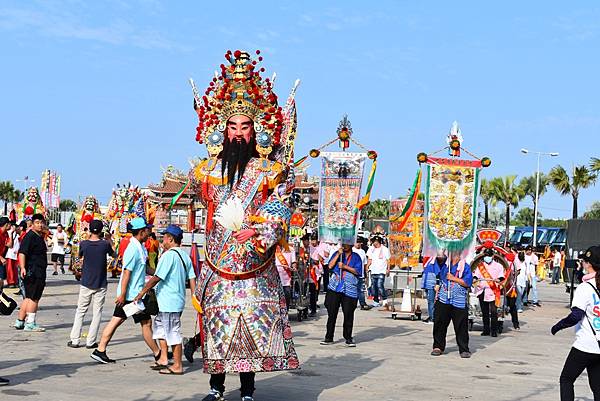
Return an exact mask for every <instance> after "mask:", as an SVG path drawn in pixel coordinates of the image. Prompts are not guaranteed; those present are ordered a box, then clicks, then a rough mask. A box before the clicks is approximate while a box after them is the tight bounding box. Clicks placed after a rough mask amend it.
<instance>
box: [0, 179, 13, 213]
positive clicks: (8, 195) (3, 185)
mask: <svg viewBox="0 0 600 401" xmlns="http://www.w3.org/2000/svg"><path fill="white" fill-rule="evenodd" d="M14 194H15V187H14V186H13V184H12V182H10V181H2V182H0V200H2V201H4V216H6V214H7V213H8V202H12V200H13V198H14Z"/></svg>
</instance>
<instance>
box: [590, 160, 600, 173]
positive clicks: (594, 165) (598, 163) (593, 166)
mask: <svg viewBox="0 0 600 401" xmlns="http://www.w3.org/2000/svg"><path fill="white" fill-rule="evenodd" d="M590 170H592V171H593V172H594V173H600V158H597V157H592V158H591V159H590Z"/></svg>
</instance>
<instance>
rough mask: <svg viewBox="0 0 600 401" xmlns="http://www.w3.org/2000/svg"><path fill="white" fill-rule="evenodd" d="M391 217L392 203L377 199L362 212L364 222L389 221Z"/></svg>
mask: <svg viewBox="0 0 600 401" xmlns="http://www.w3.org/2000/svg"><path fill="white" fill-rule="evenodd" d="M389 216H390V201H389V200H387V199H377V200H374V201H373V202H370V203H369V204H368V205H367V206H365V207H364V208H363V210H362V212H361V217H362V219H363V220H369V219H387V218H389Z"/></svg>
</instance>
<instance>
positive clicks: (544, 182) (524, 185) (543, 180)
mask: <svg viewBox="0 0 600 401" xmlns="http://www.w3.org/2000/svg"><path fill="white" fill-rule="evenodd" d="M549 184H550V180H549V179H548V176H547V175H545V174H544V173H540V186H539V190H538V197H541V196H542V195H544V194H545V193H546V191H547V189H548V185H549ZM519 187H521V190H522V191H523V193H524V194H525V196H528V197H530V198H531V201H532V202H533V210H536V211H537V210H538V208H537V202H536V199H535V187H536V174H532V175H530V176H528V177H523V178H521V181H519Z"/></svg>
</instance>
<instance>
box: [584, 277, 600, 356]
mask: <svg viewBox="0 0 600 401" xmlns="http://www.w3.org/2000/svg"><path fill="white" fill-rule="evenodd" d="M588 284H589V285H590V287H592V288H593V289H594V291H595V292H596V294H598V297H600V291H598V289H597V288H596V287H594V285H593V284H592V283H590V282H588ZM583 313H584V314H585V319H586V320H587V321H588V323H589V325H590V328H591V329H592V332H593V333H594V337H596V342H598V347H600V340H598V332H597V331H596V329H595V328H594V326H593V325H592V322H591V321H590V318H589V317H588V315H587V311H583Z"/></svg>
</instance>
